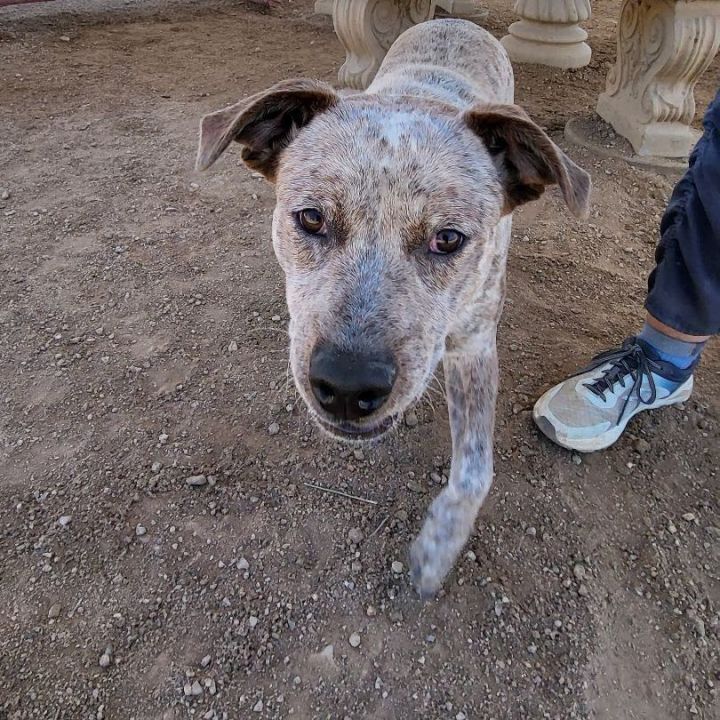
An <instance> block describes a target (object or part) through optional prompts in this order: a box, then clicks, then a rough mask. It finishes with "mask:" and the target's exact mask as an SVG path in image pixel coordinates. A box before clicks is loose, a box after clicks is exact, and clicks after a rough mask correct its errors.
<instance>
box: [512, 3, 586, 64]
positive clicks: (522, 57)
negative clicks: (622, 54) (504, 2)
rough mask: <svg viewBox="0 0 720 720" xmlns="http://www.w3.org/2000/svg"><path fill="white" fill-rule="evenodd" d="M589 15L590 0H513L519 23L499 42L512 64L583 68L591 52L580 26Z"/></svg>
mask: <svg viewBox="0 0 720 720" xmlns="http://www.w3.org/2000/svg"><path fill="white" fill-rule="evenodd" d="M590 12H591V11H590V0H517V2H516V3H515V13H516V14H517V15H519V16H520V20H519V21H518V22H515V23H513V24H512V25H511V26H510V27H509V28H508V33H509V34H508V35H506V36H505V37H504V38H503V39H502V40H501V42H502V44H503V45H504V46H505V49H506V50H507V51H508V55H510V59H511V60H512V61H513V62H520V63H533V64H538V65H551V66H553V67H559V68H564V69H567V68H579V67H583V66H584V65H587V64H588V63H589V62H590V55H591V51H590V46H589V45H588V44H587V43H586V42H585V40H587V33H586V32H585V31H584V30H583V29H582V28H581V27H580V23H581V22H584V21H585V20H589V19H590Z"/></svg>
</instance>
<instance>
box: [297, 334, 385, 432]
mask: <svg viewBox="0 0 720 720" xmlns="http://www.w3.org/2000/svg"><path fill="white" fill-rule="evenodd" d="M396 376H397V367H396V365H395V362H394V360H393V358H392V355H390V353H385V352H380V353H372V354H370V353H355V352H346V351H344V350H340V349H339V348H338V347H336V346H334V345H331V344H328V343H321V344H318V345H317V346H316V347H315V349H314V350H313V353H312V356H311V358H310V373H309V379H310V386H311V388H312V392H313V395H314V396H315V399H316V400H317V402H318V404H319V405H320V407H321V408H322V409H323V410H324V411H325V412H326V413H327V414H328V416H329V418H331V419H332V420H334V421H337V422H339V423H347V422H351V423H355V422H358V421H361V420H364V419H365V418H369V417H370V416H371V415H373V413H375V412H377V411H378V410H379V409H380V408H381V407H382V406H383V405H384V404H385V402H386V401H387V399H388V398H389V397H390V393H391V392H392V389H393V385H394V384H395V378H396Z"/></svg>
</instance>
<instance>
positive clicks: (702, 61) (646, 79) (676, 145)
mask: <svg viewBox="0 0 720 720" xmlns="http://www.w3.org/2000/svg"><path fill="white" fill-rule="evenodd" d="M719 46H720V1H719V0H688V1H685V2H683V1H680V2H677V1H675V0H625V2H624V3H623V6H622V11H621V14H620V23H619V25H618V41H617V60H616V62H615V66H614V67H613V68H612V69H611V70H610V72H609V74H608V78H607V85H606V89H605V92H604V93H603V94H602V95H601V96H600V98H599V100H598V105H597V111H598V114H599V115H600V117H602V118H603V119H604V120H606V121H607V122H608V123H610V124H611V125H612V126H613V128H615V130H616V132H618V133H619V134H620V135H623V136H624V137H626V138H627V139H628V140H629V141H630V143H631V144H632V146H633V148H634V149H635V152H636V153H637V154H638V155H655V156H660V157H684V156H686V155H687V154H688V153H689V152H690V150H691V149H692V146H693V144H694V143H695V141H696V140H697V133H695V132H694V131H693V130H692V129H691V128H690V127H689V125H690V122H691V121H692V119H693V116H694V115H695V98H694V97H693V88H694V87H695V83H696V82H697V80H698V78H699V77H700V75H701V74H702V73H703V71H704V70H705V69H706V68H707V67H708V65H709V64H710V62H711V61H712V59H713V57H714V56H715V54H716V53H717V51H718V47H719Z"/></svg>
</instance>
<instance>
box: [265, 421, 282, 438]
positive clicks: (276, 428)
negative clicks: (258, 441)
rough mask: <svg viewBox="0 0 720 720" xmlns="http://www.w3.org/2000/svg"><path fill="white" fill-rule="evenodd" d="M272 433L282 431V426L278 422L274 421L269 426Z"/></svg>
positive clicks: (275, 433)
mask: <svg viewBox="0 0 720 720" xmlns="http://www.w3.org/2000/svg"><path fill="white" fill-rule="evenodd" d="M268 432H269V433H270V435H277V434H278V433H279V432H280V426H279V425H278V424H277V423H275V422H274V423H272V424H271V425H270V427H269V428H268Z"/></svg>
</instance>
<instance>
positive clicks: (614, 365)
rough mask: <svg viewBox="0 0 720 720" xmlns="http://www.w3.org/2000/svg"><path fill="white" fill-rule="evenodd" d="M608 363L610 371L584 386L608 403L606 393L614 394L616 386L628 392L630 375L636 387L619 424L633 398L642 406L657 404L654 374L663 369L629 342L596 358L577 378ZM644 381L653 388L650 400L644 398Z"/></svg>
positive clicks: (624, 407)
mask: <svg viewBox="0 0 720 720" xmlns="http://www.w3.org/2000/svg"><path fill="white" fill-rule="evenodd" d="M608 363H610V367H609V368H608V369H607V370H605V371H603V374H602V377H600V378H598V379H597V380H593V381H592V382H587V383H583V385H584V386H585V387H586V388H587V389H588V390H590V391H591V392H593V393H595V395H597V396H598V397H600V398H602V399H603V401H605V393H606V392H612V389H613V387H614V385H615V383H620V385H622V387H623V388H625V387H626V385H625V380H626V378H627V376H628V375H629V376H630V377H631V378H632V379H633V385H632V387H631V388H630V392H629V393H628V395H627V397H626V398H625V402H624V403H623V406H622V408H621V410H620V415H618V419H617V422H618V423H619V422H620V421H621V420H622V418H623V415H625V410H627V406H628V403H629V402H630V398H632V397H633V395H634V396H635V397H636V398H637V400H638V402H639V403H642V404H644V405H652V404H653V403H654V402H655V399H656V397H657V388H656V387H655V380H654V379H653V376H652V374H653V372H659V370H660V366H659V365H658V364H657V363H656V362H654V361H653V360H651V359H650V358H649V357H648V356H647V355H646V354H645V351H644V350H643V349H642V347H641V346H640V345H639V344H638V343H637V342H635V341H633V340H626V341H625V342H624V343H623V345H622V347H620V348H618V349H617V350H608V351H607V352H603V353H600V354H599V355H596V356H595V357H594V358H593V359H592V360H591V361H590V364H589V365H588V366H587V367H586V368H585V369H584V370H581V371H580V372H579V373H576V374H577V375H583V374H584V373H587V372H591V371H592V370H595V369H596V368H599V367H601V366H602V365H607V364H608ZM645 378H647V380H648V386H649V387H650V395H649V397H648V398H647V399H645V398H643V396H642V394H641V391H642V385H643V380H644V379H645Z"/></svg>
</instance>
